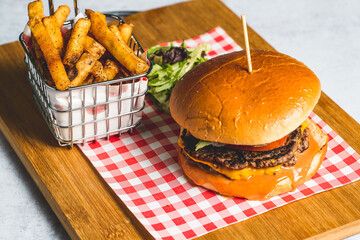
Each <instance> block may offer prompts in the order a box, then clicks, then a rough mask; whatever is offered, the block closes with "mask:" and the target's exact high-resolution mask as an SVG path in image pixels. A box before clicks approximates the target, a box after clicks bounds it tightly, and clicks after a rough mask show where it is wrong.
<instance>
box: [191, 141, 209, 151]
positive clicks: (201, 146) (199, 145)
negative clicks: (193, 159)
mask: <svg viewBox="0 0 360 240" xmlns="http://www.w3.org/2000/svg"><path fill="white" fill-rule="evenodd" d="M209 145H212V142H208V141H203V140H200V141H199V142H198V143H197V144H196V145H195V151H197V150H199V149H202V148H204V147H206V146H209Z"/></svg>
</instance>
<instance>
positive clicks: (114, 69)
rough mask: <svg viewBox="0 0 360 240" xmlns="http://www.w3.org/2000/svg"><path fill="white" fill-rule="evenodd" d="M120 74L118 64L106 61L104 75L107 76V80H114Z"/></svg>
mask: <svg viewBox="0 0 360 240" xmlns="http://www.w3.org/2000/svg"><path fill="white" fill-rule="evenodd" d="M118 72H119V66H118V65H117V64H116V62H114V61H111V60H110V59H108V60H106V62H105V66H104V74H105V76H106V80H112V79H114V78H115V76H116V74H117V73H118Z"/></svg>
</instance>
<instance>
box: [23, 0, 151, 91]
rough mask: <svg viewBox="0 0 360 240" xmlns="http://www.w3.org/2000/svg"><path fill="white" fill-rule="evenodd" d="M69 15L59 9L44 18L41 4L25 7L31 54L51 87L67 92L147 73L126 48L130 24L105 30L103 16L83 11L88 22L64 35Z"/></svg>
mask: <svg viewBox="0 0 360 240" xmlns="http://www.w3.org/2000/svg"><path fill="white" fill-rule="evenodd" d="M69 13H70V8H69V7H68V6H66V5H62V6H59V8H58V9H57V10H56V12H55V13H54V14H53V15H51V16H48V17H45V16H44V6H43V3H42V2H41V1H34V2H31V3H29V5H28V15H29V22H28V26H29V27H30V30H31V33H32V35H31V39H32V44H31V54H32V56H34V59H35V62H36V65H37V67H38V68H39V69H40V71H41V73H42V74H43V76H44V77H45V79H46V81H47V83H48V84H49V85H50V86H55V87H56V88H57V89H58V90H66V89H68V88H70V87H76V86H80V85H86V84H91V83H96V82H103V81H107V80H112V79H115V78H121V77H127V76H131V75H136V74H141V73H144V72H146V71H147V70H148V68H149V66H148V65H147V64H146V62H145V61H144V60H142V59H140V58H139V57H137V56H136V55H135V53H134V52H133V50H132V49H131V48H130V47H129V46H128V44H129V41H130V38H131V33H132V30H133V25H132V24H125V23H124V24H121V25H110V26H108V24H107V21H106V16H105V15H103V14H101V13H100V12H94V11H91V10H86V12H85V13H86V15H87V17H88V18H87V19H86V18H80V19H79V20H78V21H77V22H76V23H75V25H74V27H73V29H70V30H67V31H66V32H65V31H64V28H62V26H63V24H64V22H65V20H66V18H67V17H68V15H69ZM65 30H66V29H65Z"/></svg>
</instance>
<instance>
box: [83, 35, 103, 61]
mask: <svg viewBox="0 0 360 240" xmlns="http://www.w3.org/2000/svg"><path fill="white" fill-rule="evenodd" d="M105 51H106V49H105V48H104V47H103V46H102V45H101V44H100V43H98V42H97V41H95V40H94V39H93V38H91V37H89V36H86V38H85V43H84V52H88V53H90V54H92V55H93V56H94V57H96V59H99V58H100V57H101V56H102V55H103V54H104V53H105Z"/></svg>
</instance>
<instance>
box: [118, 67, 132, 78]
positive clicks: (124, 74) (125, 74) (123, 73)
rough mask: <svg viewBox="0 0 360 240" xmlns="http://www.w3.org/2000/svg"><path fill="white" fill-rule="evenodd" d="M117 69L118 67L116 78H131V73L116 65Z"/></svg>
mask: <svg viewBox="0 0 360 240" xmlns="http://www.w3.org/2000/svg"><path fill="white" fill-rule="evenodd" d="M118 67H119V72H118V73H117V75H116V78H123V77H130V76H131V72H129V70H127V69H126V68H125V67H124V66H122V65H118Z"/></svg>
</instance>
